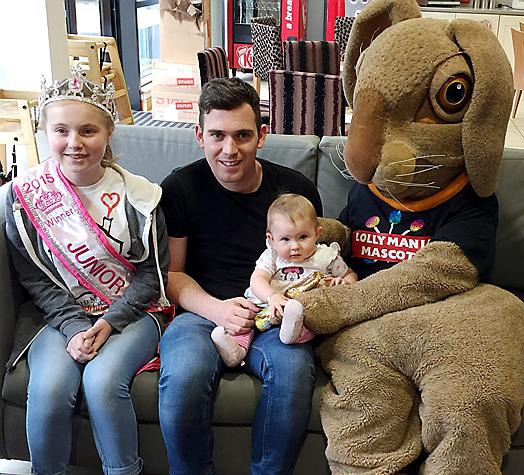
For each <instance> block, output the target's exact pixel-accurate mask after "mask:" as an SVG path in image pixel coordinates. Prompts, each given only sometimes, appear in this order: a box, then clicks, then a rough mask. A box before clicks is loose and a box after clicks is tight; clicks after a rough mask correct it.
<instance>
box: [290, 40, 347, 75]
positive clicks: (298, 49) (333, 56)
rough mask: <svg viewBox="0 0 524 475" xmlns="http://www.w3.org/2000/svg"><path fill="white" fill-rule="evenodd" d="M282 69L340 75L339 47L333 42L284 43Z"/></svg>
mask: <svg viewBox="0 0 524 475" xmlns="http://www.w3.org/2000/svg"><path fill="white" fill-rule="evenodd" d="M283 49H284V69H286V70H288V71H303V72H307V73H322V74H334V75H338V74H340V46H339V44H338V43H337V42H335V41H310V40H308V41H284V43H283Z"/></svg>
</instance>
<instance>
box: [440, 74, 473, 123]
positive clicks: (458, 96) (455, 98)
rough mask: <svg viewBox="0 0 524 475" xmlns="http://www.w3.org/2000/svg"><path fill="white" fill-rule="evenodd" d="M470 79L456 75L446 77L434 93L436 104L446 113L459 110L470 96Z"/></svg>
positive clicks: (453, 112)
mask: <svg viewBox="0 0 524 475" xmlns="http://www.w3.org/2000/svg"><path fill="white" fill-rule="evenodd" d="M471 91H472V87H471V81H470V79H469V78H468V77H467V76H464V75H458V76H455V77H451V78H450V79H448V80H447V81H446V82H445V83H444V84H443V85H442V87H441V88H440V89H439V91H438V92H437V95H436V101H437V103H438V105H439V106H440V107H441V108H442V110H443V111H444V112H446V113H447V114H455V113H456V112H458V111H460V110H461V109H462V108H463V107H464V105H465V104H466V103H467V102H468V101H469V99H470V97H471Z"/></svg>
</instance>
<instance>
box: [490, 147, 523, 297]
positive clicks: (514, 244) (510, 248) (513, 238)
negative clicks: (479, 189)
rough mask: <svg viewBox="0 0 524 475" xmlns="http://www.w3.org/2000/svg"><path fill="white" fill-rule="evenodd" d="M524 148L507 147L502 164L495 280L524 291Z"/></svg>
mask: <svg viewBox="0 0 524 475" xmlns="http://www.w3.org/2000/svg"><path fill="white" fill-rule="evenodd" d="M523 157H524V150H522V149H512V148H505V149H504V156H503V158H502V163H501V167H500V173H499V179H498V185H497V191H496V194H497V197H498V200H499V204H500V210H499V225H498V228H497V249H496V256H495V267H494V269H493V275H492V279H493V283H494V284H495V285H498V286H500V287H504V288H509V289H512V290H520V291H524V277H523V274H522V270H521V265H522V263H523V262H524V200H523V199H522V198H521V197H520V196H519V194H520V193H521V190H522V184H523V183H524V159H523Z"/></svg>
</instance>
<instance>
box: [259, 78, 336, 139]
mask: <svg viewBox="0 0 524 475" xmlns="http://www.w3.org/2000/svg"><path fill="white" fill-rule="evenodd" d="M269 104H270V108H269V110H270V116H269V129H270V132H271V133H273V134H287V135H316V136H318V137H322V136H324V135H340V134H341V127H340V115H341V108H342V79H341V77H340V76H337V75H331V74H322V73H308V72H303V71H283V70H273V71H270V72H269Z"/></svg>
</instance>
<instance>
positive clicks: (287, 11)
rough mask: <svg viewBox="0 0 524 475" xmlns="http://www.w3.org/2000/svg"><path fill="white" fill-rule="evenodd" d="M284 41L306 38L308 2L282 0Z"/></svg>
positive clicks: (282, 34) (305, 0) (302, 0)
mask: <svg viewBox="0 0 524 475" xmlns="http://www.w3.org/2000/svg"><path fill="white" fill-rule="evenodd" d="M281 18H282V27H281V36H282V41H286V40H301V39H303V38H304V34H305V31H306V22H307V0H282V11H281Z"/></svg>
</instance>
